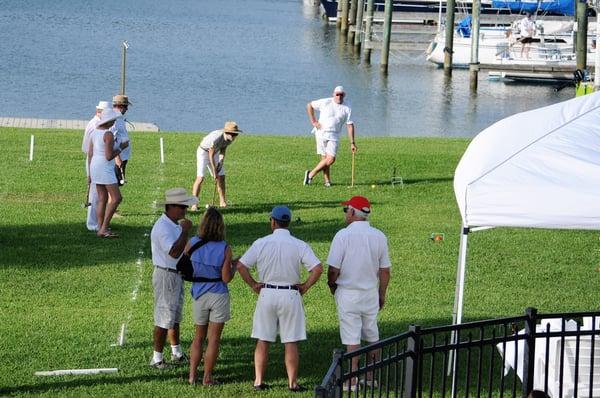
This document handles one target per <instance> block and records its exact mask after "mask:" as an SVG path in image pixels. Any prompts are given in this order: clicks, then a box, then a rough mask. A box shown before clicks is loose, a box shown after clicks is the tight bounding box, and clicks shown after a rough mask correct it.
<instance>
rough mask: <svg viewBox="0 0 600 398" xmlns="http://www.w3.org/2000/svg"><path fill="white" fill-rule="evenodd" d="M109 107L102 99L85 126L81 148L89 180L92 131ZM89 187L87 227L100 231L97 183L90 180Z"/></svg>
mask: <svg viewBox="0 0 600 398" xmlns="http://www.w3.org/2000/svg"><path fill="white" fill-rule="evenodd" d="M108 107H109V104H108V101H100V102H98V105H96V114H95V115H94V117H93V118H92V119H91V120H90V121H89V122H88V124H87V126H85V132H84V133H83V142H82V143H81V150H82V151H83V153H85V176H86V179H87V180H88V181H89V177H90V169H89V167H88V149H89V148H90V140H91V138H92V133H93V132H94V130H95V129H96V123H98V121H99V120H100V115H101V114H102V111H103V110H104V109H106V108H108ZM89 185H90V186H89V189H88V197H87V203H88V205H89V206H87V221H86V227H87V229H88V230H90V231H98V219H97V217H96V205H97V202H98V192H97V191H96V184H94V183H92V182H90V183H89Z"/></svg>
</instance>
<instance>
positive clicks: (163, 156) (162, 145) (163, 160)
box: [160, 137, 165, 163]
mask: <svg viewBox="0 0 600 398" xmlns="http://www.w3.org/2000/svg"><path fill="white" fill-rule="evenodd" d="M160 162H161V163H164V162H165V146H164V142H163V138H162V137H160Z"/></svg>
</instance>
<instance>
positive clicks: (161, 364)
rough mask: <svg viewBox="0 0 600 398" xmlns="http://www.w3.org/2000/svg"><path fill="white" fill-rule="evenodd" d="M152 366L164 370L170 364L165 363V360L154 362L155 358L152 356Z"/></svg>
mask: <svg viewBox="0 0 600 398" xmlns="http://www.w3.org/2000/svg"><path fill="white" fill-rule="evenodd" d="M150 367H151V368H154V369H159V370H163V369H167V368H168V367H169V365H168V364H167V363H165V361H158V362H154V358H152V360H151V361H150Z"/></svg>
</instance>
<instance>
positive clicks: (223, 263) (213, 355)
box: [186, 207, 233, 385]
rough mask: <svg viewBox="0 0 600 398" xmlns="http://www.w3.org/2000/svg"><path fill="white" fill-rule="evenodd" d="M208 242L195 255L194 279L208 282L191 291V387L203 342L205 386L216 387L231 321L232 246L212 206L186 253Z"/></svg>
mask: <svg viewBox="0 0 600 398" xmlns="http://www.w3.org/2000/svg"><path fill="white" fill-rule="evenodd" d="M199 241H202V242H205V243H204V244H203V245H202V246H200V247H199V248H198V249H196V250H195V251H193V252H192V255H191V260H192V265H193V266H194V277H195V278H204V279H206V281H202V282H193V283H192V288H191V290H190V292H191V294H192V298H193V299H194V302H193V304H192V315H193V318H194V324H195V328H196V332H195V335H194V341H193V342H192V347H191V349H190V376H189V382H190V384H195V383H196V372H197V368H198V364H199V363H200V358H201V357H202V348H203V347H202V346H203V344H204V340H208V343H207V346H206V351H205V352H204V376H203V378H202V384H204V385H214V384H218V382H217V381H216V380H215V379H213V377H212V371H213V368H214V367H215V363H216V361H217V357H218V356H219V344H220V342H221V333H222V332H223V327H224V326H225V322H227V321H228V320H229V319H230V318H231V311H230V306H229V290H228V289H227V283H229V281H231V279H232V278H233V268H232V262H231V247H230V246H229V245H228V244H227V242H225V223H224V222H223V216H222V215H221V213H219V211H218V210H217V209H215V208H214V207H210V208H209V209H208V210H207V211H206V213H204V216H203V217H202V220H201V221H200V226H199V227H198V236H194V237H193V238H192V239H190V241H189V242H188V245H187V247H186V252H189V249H190V248H191V247H192V246H193V245H194V244H196V243H197V242H199Z"/></svg>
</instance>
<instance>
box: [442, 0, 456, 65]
mask: <svg viewBox="0 0 600 398" xmlns="http://www.w3.org/2000/svg"><path fill="white" fill-rule="evenodd" d="M455 6H456V2H455V0H448V1H447V2H446V42H445V47H444V73H445V74H446V75H451V74H452V53H453V52H454V50H453V48H454V8H455Z"/></svg>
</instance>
